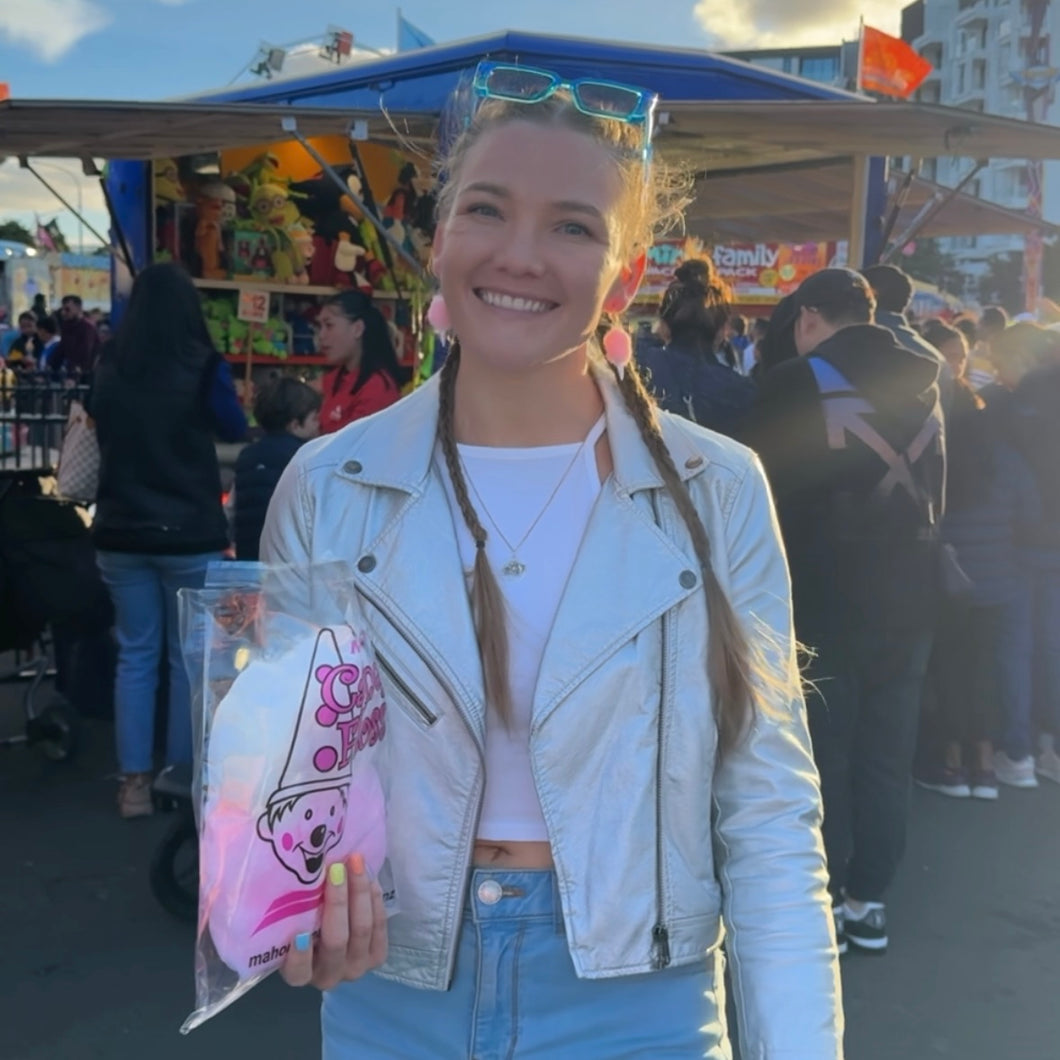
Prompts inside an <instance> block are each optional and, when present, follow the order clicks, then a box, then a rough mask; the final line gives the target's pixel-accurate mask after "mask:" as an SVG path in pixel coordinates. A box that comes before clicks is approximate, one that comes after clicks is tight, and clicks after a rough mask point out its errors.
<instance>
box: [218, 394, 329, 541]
mask: <svg viewBox="0 0 1060 1060" xmlns="http://www.w3.org/2000/svg"><path fill="white" fill-rule="evenodd" d="M321 400H322V399H321V394H320V391H318V390H314V389H313V388H312V387H311V386H308V385H307V384H306V383H303V382H301V380H298V379H293V378H291V377H290V376H280V377H279V378H277V379H272V380H270V381H269V382H268V383H266V384H264V385H263V386H262V387H261V389H260V390H259V391H258V393H257V395H256V397H255V399H254V418H255V419H256V420H257V421H258V426H260V427H261V428H262V430H264V432H265V436H264V437H263V438H261V439H259V440H258V441H256V442H254V443H253V444H251V445H248V446H247V447H246V449H244V450H243V451H242V452H241V453H240V454H239V456H238V458H237V459H236V479H235V487H234V492H235V501H234V508H235V518H234V520H233V522H234V533H233V535H232V536H233V537H234V538H235V546H236V559H240V560H256V559H257V558H258V541H259V539H260V537H261V528H262V527H263V526H264V525H265V513H266V512H267V511H268V509H269V501H270V500H272V495H273V493H274V492H275V490H276V483H277V482H279V481H280V475H282V474H283V469H284V468H285V467H286V466H287V465H288V464H289V463H290V462H291V457H293V456H294V454H295V453H296V452H298V449H299V448H300V447H301V445H302V444H303V443H304V442H307V441H309V440H310V439H311V438H316V436H317V435H318V434H320V404H321Z"/></svg>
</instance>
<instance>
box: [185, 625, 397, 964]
mask: <svg viewBox="0 0 1060 1060" xmlns="http://www.w3.org/2000/svg"><path fill="white" fill-rule="evenodd" d="M385 715H386V705H385V702H384V700H383V694H382V687H381V684H380V681H379V677H378V674H377V673H376V671H375V666H374V663H373V662H372V661H371V658H370V657H369V656H368V655H367V653H366V652H365V651H364V648H363V645H362V644H361V643H360V642H358V641H357V640H356V639H353V638H351V637H350V635H349V631H345V635H344V633H343V632H341V631H333V630H330V629H326V630H322V631H321V632H320V633H319V635H318V636H316V637H315V638H307V640H306V642H305V643H304V644H301V645H299V646H298V647H297V648H296V649H294V650H292V651H291V652H288V653H287V654H285V655H284V656H283V657H282V658H280V659H278V660H274V661H264V660H258V661H255V662H252V663H251V665H250V666H249V667H248V668H247V670H246V671H244V673H242V674H241V675H240V676H239V678H238V679H237V680H236V681H235V683H234V684H233V685H232V688H231V689H230V690H229V692H228V694H227V695H226V696H225V698H224V699H223V700H222V701H221V702H220V704H219V705H218V707H217V710H216V712H215V714H214V718H213V721H212V725H211V730H210V737H209V741H208V744H207V757H206V763H205V768H204V790H205V793H206V794H205V801H204V805H203V816H202V832H201V835H200V906H199V915H200V928H202V927H204V926H205V925H206V924H208V925H209V932H210V937H211V939H212V940H213V944H214V946H215V947H216V949H217V953H218V955H219V956H220V957H221V959H222V960H223V961H224V963H225V964H226V965H227V966H228V967H229V968H231V969H232V970H233V971H234V972H236V973H237V974H238V975H239V977H240V978H241V979H243V978H248V977H251V976H255V977H256V976H258V975H259V974H264V973H266V972H269V971H271V970H272V969H273V968H275V967H278V966H279V965H280V964H281V963H282V962H283V959H284V957H285V956H286V954H287V952H288V949H289V947H290V945H291V942H292V940H293V939H294V937H295V935H298V934H301V933H303V932H314V931H316V930H317V929H318V928H319V926H320V908H321V903H322V900H323V890H324V886H325V881H326V873H327V868H328V866H330V865H331V864H333V863H334V862H336V861H342V860H344V859H345V858H347V857H348V856H349V855H350V854H353V853H360V854H362V855H363V856H364V860H365V864H366V865H367V866H368V869H369V871H370V872H371V873H373V874H377V873H378V872H379V870H380V868H381V867H382V865H383V862H384V861H385V859H386V852H387V845H386V826H385V807H384V798H383V788H382V784H381V782H380V779H379V775H378V773H377V771H376V769H375V768H374V766H373V765H371V764H369V761H368V759H369V758H370V757H371V753H372V751H371V749H373V748H375V746H376V745H377V744H378V743H379V742H380V741H381V740H382V737H383V735H384V734H385V727H386V719H385Z"/></svg>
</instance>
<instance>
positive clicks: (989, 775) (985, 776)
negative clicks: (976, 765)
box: [972, 769, 998, 801]
mask: <svg viewBox="0 0 1060 1060" xmlns="http://www.w3.org/2000/svg"><path fill="white" fill-rule="evenodd" d="M997 795H998V792H997V774H996V773H995V772H994V771H993V770H992V769H977V770H976V771H975V772H974V773H973V774H972V798H973V799H988V800H990V801H993V800H994V799H996V798H997Z"/></svg>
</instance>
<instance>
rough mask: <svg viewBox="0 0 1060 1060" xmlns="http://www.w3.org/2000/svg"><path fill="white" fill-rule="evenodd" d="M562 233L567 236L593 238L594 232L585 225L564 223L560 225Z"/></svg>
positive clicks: (572, 222) (573, 222)
mask: <svg viewBox="0 0 1060 1060" xmlns="http://www.w3.org/2000/svg"><path fill="white" fill-rule="evenodd" d="M560 231H561V232H562V233H563V234H564V235H565V236H591V235H592V232H590V231H589V229H588V228H586V227H585V225H583V224H579V223H578V222H577V221H564V222H563V224H562V225H560Z"/></svg>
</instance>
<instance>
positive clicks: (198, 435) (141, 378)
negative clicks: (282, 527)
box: [89, 264, 247, 817]
mask: <svg viewBox="0 0 1060 1060" xmlns="http://www.w3.org/2000/svg"><path fill="white" fill-rule="evenodd" d="M89 411H90V413H91V415H92V417H93V418H94V420H95V422H96V434H97V437H98V439H99V449H100V476H99V492H98V496H97V507H96V515H95V520H94V523H93V528H92V535H93V538H94V541H95V544H96V549H97V551H98V562H99V568H100V571H101V573H102V575H103V580H104V581H105V582H106V584H107V588H108V589H109V590H110V594H111V598H112V600H113V602H114V608H115V612H116V631H117V638H118V672H117V679H116V685H115V722H116V725H115V731H116V737H117V751H118V763H119V767H120V771H121V776H122V780H121V788H120V790H119V793H118V808H119V811H120V813H121V814H122V816H123V817H139V816H144V815H147V814H149V813H151V808H152V806H151V792H150V785H151V769H152V765H153V747H154V716H155V694H156V689H157V686H158V680H159V671H160V666H161V661H162V647H163V644H165V646H166V649H167V655H168V659H169V667H168V669H169V727H168V732H167V739H166V760H167V764H173V763H184V762H191V760H192V738H191V696H190V690H189V687H188V678H187V675H186V673H185V671H184V666H183V663H182V656H181V648H180V630H179V624H178V621H177V591H178V590H179V589H181V588H184V587H197V586H201V585H202V583H203V579H204V577H205V574H206V567H207V564H208V563H209V562H210V561H211V560H214V559H220V558H221V555H222V553H223V552H224V550H225V549H226V548H227V547H228V525H227V522H226V520H225V515H224V510H223V508H222V504H221V474H220V468H219V467H218V462H217V452H216V449H215V446H214V436H215V435H217V436H219V437H220V438H222V439H223V440H225V441H233V442H234V441H239V440H240V439H241V438H242V437H243V435H244V434H245V433H246V428H247V423H246V418H245V417H244V415H243V410H242V409H241V408H240V406H239V401H238V398H237V397H236V392H235V387H234V385H233V383H232V376H231V374H230V372H229V370H228V365H227V363H226V362H225V361H224V360H223V359H222V358H221V356H220V355H219V354H218V353H217V352H216V351H215V350H214V349H213V346H212V345H211V343H210V338H209V334H208V332H207V330H206V321H205V319H204V318H203V313H202V307H201V303H200V301H199V294H198V292H197V291H196V289H195V287H194V286H193V285H192V282H191V280H190V278H189V277H188V276H187V274H186V273H185V272H184V271H183V270H182V269H180V268H179V266H177V265H172V264H159V265H151V266H149V267H148V268H146V269H144V270H143V272H141V273H140V274H139V275H138V276H137V278H136V281H135V283H134V284H133V289H132V294H131V296H130V298H129V305H128V308H127V310H126V314H125V319H124V320H123V321H122V324H121V327H120V328H119V330H118V333H117V336H116V337H115V339H114V340H113V341H112V342H111V343H109V344H108V345H107V346H106V347H105V348H104V349H103V351H102V353H101V356H100V360H99V364H98V366H97V368H96V373H95V378H94V381H93V389H92V392H91V395H90V398H89Z"/></svg>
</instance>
